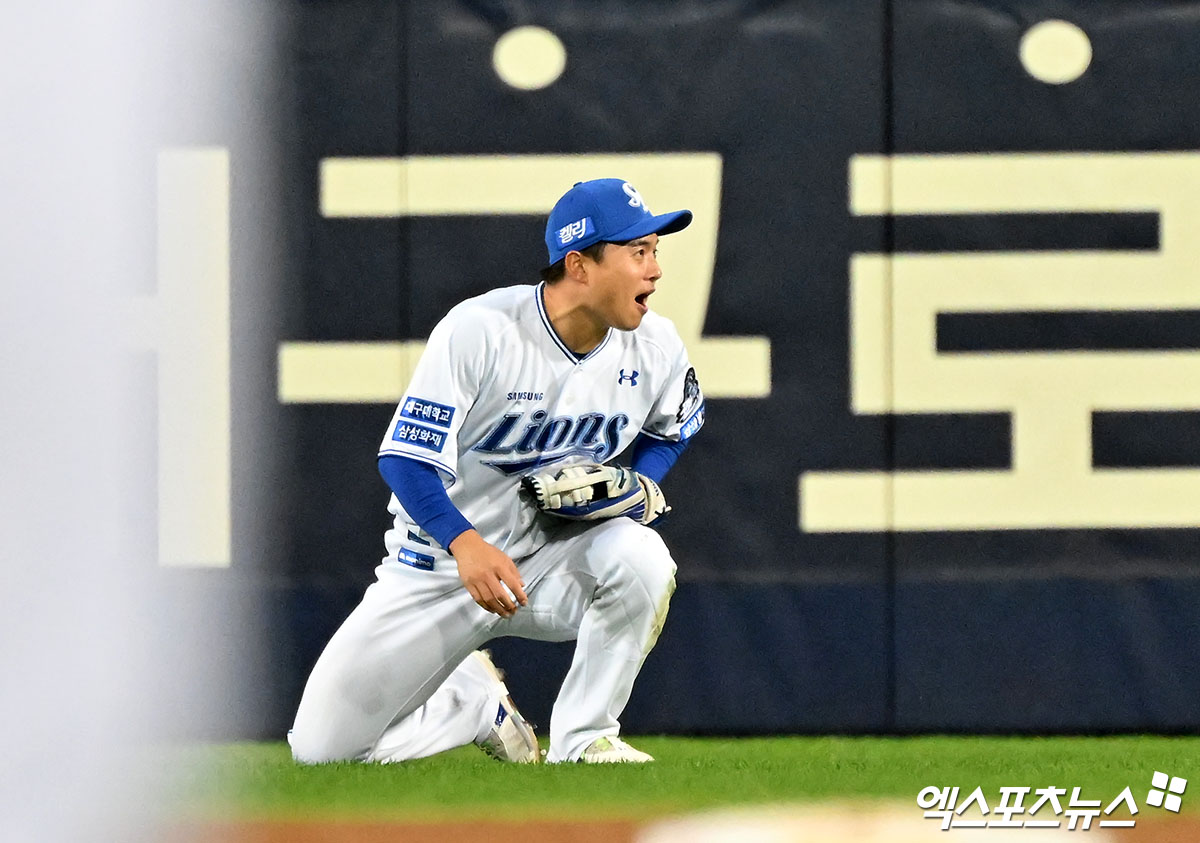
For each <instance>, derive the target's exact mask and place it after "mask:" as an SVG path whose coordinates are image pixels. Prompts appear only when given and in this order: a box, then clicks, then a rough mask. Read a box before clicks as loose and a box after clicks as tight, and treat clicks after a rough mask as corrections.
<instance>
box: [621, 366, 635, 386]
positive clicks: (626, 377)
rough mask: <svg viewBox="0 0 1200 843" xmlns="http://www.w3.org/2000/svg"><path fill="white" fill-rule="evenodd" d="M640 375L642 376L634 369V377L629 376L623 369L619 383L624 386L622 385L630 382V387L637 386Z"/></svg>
mask: <svg viewBox="0 0 1200 843" xmlns="http://www.w3.org/2000/svg"><path fill="white" fill-rule="evenodd" d="M639 374H640V372H638V370H637V369H634V370H633V374H632V375H627V374H625V370H624V369H622V370H621V374H620V376H619V377H618V378H617V383H618V384H622V383H625V381H629V385H630V386H637V379H638V375H639Z"/></svg>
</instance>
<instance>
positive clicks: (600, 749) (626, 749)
mask: <svg viewBox="0 0 1200 843" xmlns="http://www.w3.org/2000/svg"><path fill="white" fill-rule="evenodd" d="M653 760H654V756H653V755H650V754H648V753H645V752H642V751H641V750H640V749H634V748H633V747H632V746H630V745H629V744H627V743H625V741H623V740H621V739H620V738H618V737H616V736H615V735H614V736H613V737H611V738H596V740H594V741H592V742H591V744H589V745H588V748H587V749H585V750H584V751H583V755H581V756H579V761H580V763H582V764H645V763H646V762H647V761H653Z"/></svg>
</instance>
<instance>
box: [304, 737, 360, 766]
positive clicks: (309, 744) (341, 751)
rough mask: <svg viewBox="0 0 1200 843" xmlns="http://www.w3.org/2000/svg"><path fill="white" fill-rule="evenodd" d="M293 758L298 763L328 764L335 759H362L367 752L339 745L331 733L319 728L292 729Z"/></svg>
mask: <svg viewBox="0 0 1200 843" xmlns="http://www.w3.org/2000/svg"><path fill="white" fill-rule="evenodd" d="M287 737H288V744H290V745H291V747H292V760H293V761H295V762H297V763H298V764H328V763H330V762H333V761H360V760H362V758H363V756H364V754H365V753H355V752H353V751H351V750H350V748H349V747H347V746H345V745H342V746H338V742H337V741H334V740H331V739H330V738H331V736H330V735H325V734H321V733H320V731H319V730H313V729H299V730H296V729H292V730H291V731H289V732H288V736H287Z"/></svg>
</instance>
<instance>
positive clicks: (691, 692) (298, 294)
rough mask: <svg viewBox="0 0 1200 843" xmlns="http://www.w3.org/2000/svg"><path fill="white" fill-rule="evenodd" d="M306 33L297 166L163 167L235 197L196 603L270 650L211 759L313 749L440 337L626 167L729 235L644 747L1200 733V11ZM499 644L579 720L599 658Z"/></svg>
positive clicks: (632, 7) (705, 273) (191, 581)
mask: <svg viewBox="0 0 1200 843" xmlns="http://www.w3.org/2000/svg"><path fill="white" fill-rule="evenodd" d="M281 8H282V9H283V10H284V11H285V12H286V15H285V18H286V20H287V22H288V26H286V27H284V28H282V29H281V30H280V31H279V33H278V41H277V44H276V50H277V55H276V56H275V59H276V63H277V67H278V68H279V73H278V75H277V76H276V77H273V78H272V80H271V84H270V85H268V86H266V87H265V88H264V90H263V95H262V99H261V103H262V107H263V108H264V109H267V110H268V112H269V113H270V114H271V119H272V121H273V125H274V126H275V129H276V131H275V136H274V138H273V140H272V146H271V148H270V156H269V160H270V162H271V163H270V165H269V166H266V167H265V169H264V168H263V167H256V166H255V165H256V164H258V163H261V161H260V160H259V158H260V157H263V156H262V153H261V152H257V153H256V152H255V151H254V150H253V149H251V148H249V146H247V145H245V144H241V143H240V142H239V140H238V138H237V137H236V132H233V133H232V134H231V133H230V132H229V131H226V132H224V133H222V131H221V130H220V129H217V130H212V131H208V130H200V129H198V130H197V133H196V136H195V137H181V138H176V139H173V140H174V141H175V143H174V146H176V147H178V148H181V149H186V148H189V147H191V146H196V145H199V144H205V145H208V146H210V147H211V146H213V145H216V146H217V147H220V148H224V149H226V150H227V155H228V162H227V163H228V168H229V173H231V176H230V179H229V185H230V191H229V200H228V201H229V206H228V207H229V209H230V215H231V217H230V218H231V221H232V222H231V230H232V232H233V235H232V250H231V258H230V261H231V262H230V266H231V273H230V281H229V284H230V291H231V292H230V297H231V302H232V305H231V307H232V325H231V327H230V328H229V330H230V332H231V334H230V335H231V337H232V339H233V342H232V348H233V358H232V364H231V371H232V373H233V374H232V375H231V376H230V377H231V380H230V383H231V384H232V395H233V400H232V408H231V410H230V419H231V425H232V430H233V442H232V459H231V476H232V482H231V491H230V493H229V494H230V500H231V501H232V507H231V509H230V511H231V512H232V518H231V521H230V524H231V526H230V528H229V536H230V537H229V540H228V543H227V553H226V554H225V555H224V556H223V557H222V558H220V559H218V560H217V561H216V562H212V561H211V560H210V563H209V565H208V566H207V569H206V570H190V569H189V568H188V560H187V559H186V558H184V559H182V560H177V563H178V564H177V565H176V566H175V567H173V568H172V569H171V570H168V571H165V572H164V577H167V578H171V579H172V581H173V582H176V583H177V584H178V587H179V590H180V591H181V592H186V591H194V590H197V589H200V590H205V591H211V592H213V593H215V594H218V595H222V596H223V598H224V599H225V600H226V602H227V603H229V604H231V605H235V604H236V605H240V606H244V607H247V608H248V609H249V612H248V617H249V620H248V621H244V622H242V623H241V624H240V625H234V626H231V625H229V624H225V623H221V622H216V623H213V622H212V621H211V619H200V618H187V617H182V618H181V619H180V623H181V624H184V625H190V626H197V625H198V626H200V627H202V629H203V636H204V638H205V640H207V641H208V642H209V646H210V647H211V648H212V650H213V651H224V650H229V651H234V650H238V649H239V647H240V645H239V643H238V642H239V641H241V640H248V639H251V638H252V637H254V636H259V637H261V638H262V640H263V641H265V642H266V644H265V649H264V652H263V654H262V656H261V658H259V659H246V664H245V665H242V666H241V667H239V668H238V669H247V670H253V672H254V675H255V676H256V680H255V682H253V683H252V687H253V690H252V691H249V692H245V697H244V698H242V699H238V700H231V701H230V711H231V712H236V715H235V716H234V717H233V718H232V721H229V720H226V721H224V722H226V723H229V722H232V724H233V725H232V726H231V727H221V728H232V729H233V731H235V732H237V733H239V734H247V735H253V736H259V737H268V736H279V735H282V733H283V731H284V730H285V729H286V728H287V726H288V724H289V722H290V718H291V714H292V711H293V710H294V706H295V704H296V702H297V700H298V699H299V694H300V690H301V688H302V686H303V682H304V679H305V677H306V675H307V671H308V669H309V668H310V667H311V665H312V662H313V661H314V660H315V658H316V656H317V654H318V653H319V651H320V648H321V646H322V645H323V644H324V642H325V640H327V638H328V636H329V635H330V634H331V633H332V632H333V630H334V629H335V628H336V626H337V625H338V623H340V621H341V620H342V619H343V618H344V617H345V615H346V614H347V613H348V612H349V611H350V609H351V608H352V607H353V605H354V604H355V602H357V599H358V597H359V596H360V594H361V592H362V589H363V588H364V587H365V586H366V585H367V584H368V583H369V582H371V580H372V578H373V573H372V571H373V568H374V566H375V565H376V564H377V563H378V562H379V560H380V557H381V555H382V553H383V546H382V535H383V532H384V530H385V529H386V527H387V523H388V516H387V513H386V511H385V508H386V503H387V491H386V488H385V486H384V484H383V482H382V481H381V480H380V479H379V477H378V475H377V473H376V471H375V453H376V447H377V445H378V442H379V440H380V439H381V438H382V434H383V431H384V428H385V427H386V425H387V423H388V420H389V418H390V415H391V413H392V410H393V407H394V402H395V400H396V398H397V397H398V396H399V394H400V393H401V392H402V391H403V387H404V383H405V380H406V377H407V372H409V371H411V367H412V365H413V363H414V362H415V359H416V355H417V354H418V353H419V351H420V347H421V342H422V340H423V338H424V337H425V336H426V335H427V334H428V332H429V331H430V329H431V328H432V327H433V325H434V324H435V323H436V321H437V319H438V318H439V317H440V316H441V315H442V314H443V313H444V312H445V311H446V310H447V309H448V308H449V307H450V306H452V305H453V304H454V303H456V302H458V301H459V300H461V299H463V298H465V297H468V296H472V295H476V294H478V293H482V292H484V291H486V290H488V289H491V288H493V287H497V286H503V285H509V284H515V283H532V282H533V281H534V280H535V279H536V274H537V270H538V268H539V267H540V266H541V265H542V263H543V261H544V249H543V247H542V245H541V243H542V226H543V220H544V215H545V213H546V212H547V210H548V209H549V207H550V205H551V204H552V203H553V201H554V199H555V198H556V197H557V196H558V195H559V194H561V193H562V192H563V191H564V190H565V189H566V188H568V187H569V186H570V185H571V183H572V182H574V181H576V180H579V179H583V178H589V177H596V176H605V175H619V176H621V177H623V178H627V179H629V180H630V181H632V182H633V183H634V184H636V185H637V186H638V188H639V190H640V191H641V192H642V193H643V194H644V195H645V196H646V197H647V199H648V201H649V202H650V204H651V207H653V208H655V209H656V210H666V209H668V208H674V207H689V208H691V209H693V210H694V211H695V212H696V223H695V224H693V225H692V226H691V227H690V228H689V229H687V230H686V231H685V232H682V233H680V234H677V235H673V236H671V237H669V238H667V239H665V240H664V241H663V244H662V249H661V260H662V263H663V266H664V270H665V277H664V279H663V281H662V282H661V285H660V292H659V293H658V294H657V295H656V296H655V299H654V303H655V305H656V307H657V308H658V309H659V310H660V311H661V312H663V313H665V314H666V315H668V316H670V317H671V318H673V319H674V320H675V322H676V324H677V325H678V327H679V329H680V332H681V333H682V334H683V336H684V338H685V340H686V341H687V342H688V344H689V347H690V349H691V351H692V357H693V362H694V363H695V366H696V369H697V372H698V375H699V379H700V382H701V384H702V386H703V387H704V389H705V392H706V394H707V396H708V420H707V423H706V425H705V428H704V430H703V432H702V433H701V434H700V435H699V436H698V437H697V438H696V440H695V441H694V443H693V446H692V447H691V449H690V450H689V452H688V453H687V454H686V455H685V456H684V457H683V458H682V459H681V461H680V463H679V464H678V466H677V467H676V469H675V470H674V471H673V472H672V474H671V476H670V477H669V478H668V480H667V482H666V484H665V487H664V490H665V491H666V493H667V494H668V497H669V498H671V500H672V502H673V503H674V504H675V507H676V513H675V515H674V516H673V518H672V520H671V521H670V522H669V523H668V524H667V525H666V526H665V527H664V528H663V534H664V537H665V538H666V540H667V543H668V544H669V545H670V546H671V547H672V549H673V550H674V553H675V556H676V558H677V560H678V563H679V588H678V591H677V593H676V595H675V598H674V601H673V604H672V609H671V614H670V616H669V618H668V621H667V625H666V629H665V631H664V633H663V636H662V638H661V640H660V642H659V645H658V647H657V649H656V650H655V651H654V652H653V653H652V654H651V655H650V657H649V659H648V660H647V663H646V666H645V669H644V671H643V674H642V677H641V678H640V679H639V683H638V685H637V687H636V688H635V690H634V695H633V698H632V700H631V702H630V705H629V708H628V711H627V714H626V717H625V725H626V729H627V731H630V732H633V733H636V732H645V731H662V732H682V733H761V732H852V733H853V732H910V731H946V730H950V731H989V732H1007V731H1053V732H1092V731H1109V730H1165V731H1181V730H1192V729H1195V728H1197V727H1200V674H1197V672H1196V671H1194V670H1191V669H1189V665H1190V663H1191V662H1192V661H1193V658H1194V654H1195V652H1196V651H1197V649H1198V646H1197V645H1198V644H1200V445H1198V444H1197V443H1198V442H1200V437H1198V436H1197V435H1196V433H1197V430H1200V351H1198V349H1200V98H1198V97H1197V96H1196V93H1195V92H1196V90H1197V83H1200V71H1198V70H1197V68H1200V3H1189V2H1182V3H1181V2H1172V3H1165V2H1132V0H1106V1H1105V2H1093V1H1091V0H1089V2H1082V0H1076V2H1051V1H1047V0H1011V2H1000V0H992V2H965V1H964V2H943V1H942V0H937V1H936V2H935V0H895V2H882V1H881V0H846V2H837V3H830V2H821V1H819V0H794V1H793V2H778V3H769V2H719V3H717V2H709V3H704V2H632V0H627V2H615V1H614V2H604V3H582V2H567V3H561V2H549V0H524V2H499V0H498V1H497V2H483V0H479V1H478V2H465V1H464V2H430V0H414V1H413V2H408V3H385V2H375V1H374V0H356V1H355V2H288V3H284V4H282V6H281ZM1048 20H1064V21H1068V22H1070V23H1071V24H1073V25H1074V27H1068V26H1065V25H1058V24H1052V25H1050V26H1041V27H1038V26H1037V25H1038V24H1042V23H1043V22H1045V21H1048ZM521 26H538V27H542V28H544V29H545V30H547V31H548V33H551V34H552V37H548V36H547V35H546V34H542V35H541V36H540V38H541V40H537V39H536V38H535V39H534V40H532V41H529V42H527V43H526V44H525V45H520V44H519V43H518V46H520V47H521V49H520V50H518V52H519V53H525V54H526V55H524V57H525V58H526V59H527V60H529V61H526V62H525V63H524V64H523V63H521V62H516V63H515V64H513V63H512V62H513V59H512V58H511V56H510V57H509V59H507V61H508V62H509V65H506V64H505V61H506V60H505V59H503V58H499V59H497V58H496V56H497V55H498V53H497V51H496V45H497V41H498V39H499V38H500V37H501V36H502V35H504V34H505V33H508V32H510V31H512V30H514V29H515V28H517V27H521ZM555 41H557V43H558V44H559V45H561V47H562V49H563V50H564V53H565V65H564V66H563V69H562V72H561V75H557V76H555V75H554V74H553V73H552V72H551V71H545V70H544V67H545V65H544V64H539V62H542V61H545V62H550V63H551V64H552V63H553V62H552V59H553V52H554V46H553V45H554V43H555ZM547 50H548V51H549V52H548V53H545V55H543V54H542V53H539V52H538V51H547ZM539 67H541V68H543V71H542V72H544V73H546V74H548V75H549V76H550V77H553V78H552V81H549V82H548V83H547V82H546V79H545V78H539V77H538V75H537V74H538V72H539V71H538V68H539ZM514 68H515V69H514ZM522 68H525V72H528V73H530V74H532V76H531V77H529V78H528V79H527V81H526V82H525V84H530V83H531V82H532V83H536V84H537V85H542V87H528V88H521V87H517V86H515V85H514V84H511V81H512V80H516V81H518V82H519V81H521V79H524V78H526V77H522V76H521V75H520V74H521V72H522V70H521V69H522ZM505 74H508V75H509V76H510V77H511V79H510V81H508V82H506V81H505V79H504V78H502V77H503V76H504V75H505ZM514 74H515V75H514ZM1039 77H1040V78H1039ZM160 173H161V170H160ZM166 201H170V197H169V196H168V197H167V198H166V199H164V198H163V195H162V194H161V193H160V203H161V202H166ZM252 211H253V212H255V213H263V212H265V215H266V218H268V219H270V220H271V221H272V222H270V223H268V224H267V225H266V226H265V228H264V227H263V226H262V225H258V226H257V227H254V228H253V229H252V230H251V228H250V227H248V226H241V225H239V221H240V220H245V219H249V218H250V216H251V213H252ZM264 244H266V245H264ZM256 250H257V252H256V253H257V254H260V256H261V254H262V253H266V254H267V255H268V257H269V260H266V261H265V265H267V266H268V267H269V269H268V270H267V271H265V272H259V273H254V274H253V277H250V273H245V272H242V271H241V267H242V266H243V263H242V262H243V259H244V256H245V255H246V254H247V253H249V252H251V251H256ZM160 283H161V282H160ZM250 427H253V428H254V430H255V431H257V433H256V434H255V435H253V436H252V435H251V434H250V433H249V432H248V429H249V428H250ZM250 448H254V449H255V450H256V451H257V453H256V454H255V458H256V459H257V460H258V461H259V464H260V465H262V466H265V468H266V470H265V471H258V472H255V473H254V474H253V475H251V476H244V475H242V474H241V473H239V470H238V466H239V464H240V462H241V458H242V457H245V456H247V455H248V450H249V449H250ZM164 482H165V481H164ZM161 495H162V491H161V490H160V502H161ZM163 506H165V505H163ZM160 520H161V519H160ZM160 544H161V542H160ZM184 555H185V556H186V553H185V554H184ZM218 556H220V554H219V553H218ZM495 651H496V653H497V658H498V660H499V661H501V662H502V663H503V666H504V667H505V668H506V669H507V671H508V672H509V674H510V677H511V679H512V681H511V683H510V684H511V685H512V687H513V688H514V691H515V693H516V694H517V695H518V698H519V700H520V701H521V702H522V705H523V707H524V708H526V709H527V710H528V712H527V713H529V714H530V716H531V717H532V718H533V719H534V720H536V721H539V722H541V723H548V722H549V707H550V704H551V702H552V700H553V694H554V691H555V689H556V687H557V684H558V681H559V680H560V678H561V676H562V675H563V674H564V673H565V671H566V667H567V664H568V659H569V656H570V647H569V645H548V644H540V643H533V642H522V641H500V642H497V643H496V645H495ZM179 693H186V689H180V691H179ZM214 722H215V721H214ZM195 728H196V729H198V730H200V731H203V730H204V729H206V728H209V726H206V725H205V724H197V725H196V727H195ZM213 728H214V729H215V728H216V727H213Z"/></svg>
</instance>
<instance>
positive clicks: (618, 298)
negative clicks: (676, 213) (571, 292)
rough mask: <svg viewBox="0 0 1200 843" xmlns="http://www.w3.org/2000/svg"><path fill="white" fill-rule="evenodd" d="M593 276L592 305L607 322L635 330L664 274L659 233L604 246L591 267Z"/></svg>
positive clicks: (590, 273) (590, 272)
mask: <svg viewBox="0 0 1200 843" xmlns="http://www.w3.org/2000/svg"><path fill="white" fill-rule="evenodd" d="M588 274H589V276H591V277H592V279H593V283H592V309H593V311H594V312H595V314H596V315H597V316H598V317H599V318H600V319H601V320H602V321H604V322H606V323H607V324H608V325H610V326H611V327H613V328H617V329H618V330H621V331H632V330H633V329H634V328H636V327H637V326H638V325H640V324H642V317H643V316H645V315H646V313H647V312H648V311H649V310H650V306H649V304H648V303H647V300H648V299H649V298H650V295H651V293H653V292H654V286H655V283H656V282H657V281H658V279H659V278H661V277H662V270H661V269H660V268H659V266H658V235H657V234H649V235H647V236H645V237H641V238H638V239H637V240H634V241H632V242H629V243H626V244H625V245H623V246H618V245H616V244H615V243H612V244H609V245H608V246H605V247H604V253H603V254H602V255H601V256H600V262H599V263H593V264H592V265H591V266H590V267H588Z"/></svg>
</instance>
